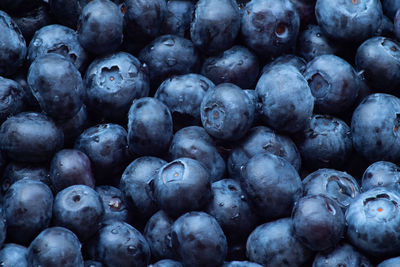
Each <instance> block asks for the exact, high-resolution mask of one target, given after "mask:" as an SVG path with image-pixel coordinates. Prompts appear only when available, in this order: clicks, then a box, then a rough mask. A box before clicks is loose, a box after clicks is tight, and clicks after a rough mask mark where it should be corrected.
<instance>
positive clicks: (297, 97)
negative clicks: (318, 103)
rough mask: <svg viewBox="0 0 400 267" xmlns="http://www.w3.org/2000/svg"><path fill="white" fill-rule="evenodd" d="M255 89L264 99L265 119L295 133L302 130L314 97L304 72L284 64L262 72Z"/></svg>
mask: <svg viewBox="0 0 400 267" xmlns="http://www.w3.org/2000/svg"><path fill="white" fill-rule="evenodd" d="M256 91H257V94H258V97H259V99H260V100H261V103H262V119H263V120H264V121H265V122H266V123H267V124H268V125H269V126H271V127H272V128H274V129H276V130H279V131H283V132H288V133H295V132H298V131H301V130H303V129H304V128H305V127H306V125H307V124H308V121H309V120H310V118H311V115H312V112H313V108H314V98H313V96H312V94H311V90H310V87H309V86H308V84H307V81H306V80H305V79H304V77H303V75H302V74H301V73H300V72H299V71H298V70H297V69H296V68H295V67H293V66H290V65H287V64H284V65H277V66H274V67H272V68H270V69H269V70H268V71H266V72H264V73H263V74H262V75H261V78H260V79H259V80H258V82H257V86H256Z"/></svg>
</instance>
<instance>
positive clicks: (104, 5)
mask: <svg viewBox="0 0 400 267" xmlns="http://www.w3.org/2000/svg"><path fill="white" fill-rule="evenodd" d="M122 12H123V9H122V10H120V8H119V7H118V6H117V5H116V4H115V3H113V2H112V1H110V0H93V1H89V3H88V4H87V5H85V6H84V7H83V9H82V12H81V14H80V17H79V22H78V40H79V42H80V44H81V45H82V46H83V48H85V50H86V51H88V52H90V53H93V54H105V53H110V52H113V51H115V50H116V49H117V48H118V47H119V46H120V45H121V43H122V39H123V22H124V17H123V14H122Z"/></svg>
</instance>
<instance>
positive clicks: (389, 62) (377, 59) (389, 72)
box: [355, 36, 400, 92]
mask: <svg viewBox="0 0 400 267" xmlns="http://www.w3.org/2000/svg"><path fill="white" fill-rule="evenodd" d="M355 63H356V66H357V69H359V70H360V71H363V74H362V75H363V77H364V78H365V79H366V80H367V82H368V85H369V86H370V87H372V88H373V89H375V90H377V91H384V92H395V91H396V90H397V89H398V87H399V86H400V82H399V79H400V74H399V72H400V44H399V43H398V42H397V41H395V40H392V39H390V38H386V37H381V36H379V37H373V38H371V39H368V40H366V41H365V42H364V43H362V44H361V45H360V47H359V48H358V49H357V53H356V57H355Z"/></svg>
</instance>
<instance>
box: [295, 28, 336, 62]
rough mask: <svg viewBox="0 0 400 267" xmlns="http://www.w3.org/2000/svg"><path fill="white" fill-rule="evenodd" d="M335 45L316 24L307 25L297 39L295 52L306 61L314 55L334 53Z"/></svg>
mask: <svg viewBox="0 0 400 267" xmlns="http://www.w3.org/2000/svg"><path fill="white" fill-rule="evenodd" d="M337 50H338V48H337V46H336V45H335V44H334V43H333V42H332V41H331V40H329V39H328V37H327V36H326V35H325V34H324V33H323V32H322V30H321V27H320V26H318V25H308V26H307V28H306V29H305V30H304V31H302V32H301V33H300V35H299V38H298V40H297V52H298V53H299V55H301V56H302V57H304V58H305V59H306V60H307V61H310V60H312V59H313V58H315V57H316V56H320V55H325V54H335V52H336V51H337Z"/></svg>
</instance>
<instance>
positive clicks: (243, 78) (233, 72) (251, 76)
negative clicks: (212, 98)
mask: <svg viewBox="0 0 400 267" xmlns="http://www.w3.org/2000/svg"><path fill="white" fill-rule="evenodd" d="M258 73H259V63H258V58H257V56H256V55H255V54H254V53H252V52H251V51H250V50H248V49H247V48H245V47H243V46H239V45H235V46H233V47H232V48H229V49H228V50H225V51H223V52H222V53H220V54H218V55H216V56H214V57H209V58H207V59H206V60H205V61H204V62H203V66H202V68H201V74H202V75H204V76H206V77H207V78H209V79H210V80H211V81H213V82H214V83H215V84H216V85H218V84H220V83H233V84H236V85H237V86H239V87H240V88H251V87H252V86H253V85H254V83H255V82H256V81H257V77H258Z"/></svg>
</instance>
